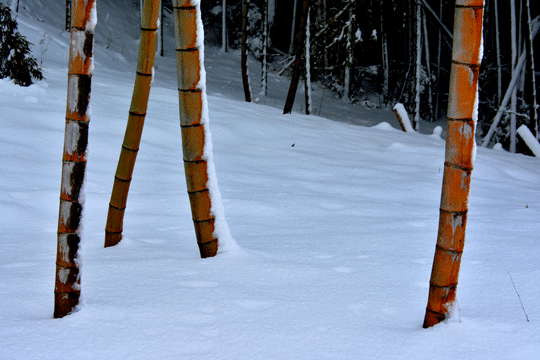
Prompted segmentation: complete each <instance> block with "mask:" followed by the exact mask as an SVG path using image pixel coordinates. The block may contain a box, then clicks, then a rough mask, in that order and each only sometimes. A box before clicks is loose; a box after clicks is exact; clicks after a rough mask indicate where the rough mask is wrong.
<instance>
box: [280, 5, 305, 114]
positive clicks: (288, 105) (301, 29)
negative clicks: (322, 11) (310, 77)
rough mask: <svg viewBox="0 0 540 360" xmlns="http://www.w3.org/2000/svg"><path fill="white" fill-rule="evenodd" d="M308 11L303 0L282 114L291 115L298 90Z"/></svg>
mask: <svg viewBox="0 0 540 360" xmlns="http://www.w3.org/2000/svg"><path fill="white" fill-rule="evenodd" d="M308 10H309V0H303V1H302V16H301V17H300V24H299V25H298V35H297V38H296V57H295V59H294V67H293V74H292V78H291V85H290V86H289V92H288V93H287V100H286V101H285V107H284V109H283V113H284V114H290V113H292V107H293V104H294V98H295V97H296V90H297V88H298V81H299V80H300V65H301V62H302V53H303V52H304V41H305V34H306V19H307V13H308Z"/></svg>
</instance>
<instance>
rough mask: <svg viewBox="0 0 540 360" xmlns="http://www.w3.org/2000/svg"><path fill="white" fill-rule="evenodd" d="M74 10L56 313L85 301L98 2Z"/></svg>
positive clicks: (82, 0)
mask: <svg viewBox="0 0 540 360" xmlns="http://www.w3.org/2000/svg"><path fill="white" fill-rule="evenodd" d="M71 11H72V13H71V18H72V22H71V35H70V36H71V41H70V49H69V64H68V92H67V106H66V128H65V137H64V151H63V156H62V182H61V188H60V211H59V216H58V237H57V251H56V279H55V286H54V317H55V318H61V317H64V316H66V315H68V314H69V313H70V312H72V311H73V310H74V308H75V307H76V306H77V305H78V304H79V299H80V295H81V278H80V266H81V261H80V257H79V245H80V242H81V237H82V231H83V230H82V215H83V209H84V186H83V185H84V178H85V173H86V154H87V151H86V150H87V145H88V128H89V126H88V125H89V122H90V114H89V113H90V112H89V109H90V92H91V82H92V70H93V49H94V26H95V23H96V8H95V1H94V0H74V1H73V6H72V10H71Z"/></svg>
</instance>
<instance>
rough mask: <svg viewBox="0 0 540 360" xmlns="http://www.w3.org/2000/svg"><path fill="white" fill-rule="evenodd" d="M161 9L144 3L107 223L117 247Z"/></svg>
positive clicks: (153, 1)
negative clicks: (132, 83) (135, 72)
mask: <svg viewBox="0 0 540 360" xmlns="http://www.w3.org/2000/svg"><path fill="white" fill-rule="evenodd" d="M159 10H160V8H159V0H146V1H145V2H144V5H143V9H142V22H141V41H140V45H139V60H138V63H137V74H136V77H135V85H134V87H133V95H132V97H131V107H130V109H129V116H128V122H127V127H126V133H125V135H124V142H123V144H122V150H121V152H120V159H119V160H118V166H117V168H116V174H115V177H114V184H113V190H112V194H111V201H110V202H109V212H108V214H107V224H106V226H105V247H108V246H114V245H116V244H118V243H119V242H120V240H122V230H123V223H124V213H125V209H126V202H127V196H128V192H129V186H130V184H131V176H132V174H133V168H134V167H135V160H136V158H137V152H138V151H139V144H140V142H141V134H142V130H143V126H144V120H145V118H146V109H147V106H148V97H149V96H150V87H151V82H152V71H153V68H154V60H155V56H156V43H157V35H158V17H159Z"/></svg>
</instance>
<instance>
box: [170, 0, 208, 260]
mask: <svg viewBox="0 0 540 360" xmlns="http://www.w3.org/2000/svg"><path fill="white" fill-rule="evenodd" d="M173 7H174V24H175V34H176V36H175V37H176V58H177V70H178V98H179V103H180V106H179V107H180V127H181V131H182V151H183V158H184V169H185V174H186V183H187V190H188V195H189V201H190V204H191V214H192V218H193V224H194V226H195V234H196V236H197V244H198V245H199V251H200V254H201V257H203V258H206V257H212V256H215V255H216V254H217V251H218V239H217V236H216V234H215V231H214V230H215V227H214V226H215V215H214V213H213V212H212V199H211V196H210V190H209V188H208V185H207V184H208V161H207V157H206V156H205V154H204V148H205V142H206V141H210V140H209V139H206V131H205V127H206V125H205V123H204V121H203V109H205V105H204V104H203V101H206V95H205V88H204V86H205V84H204V80H203V79H201V70H202V68H201V65H202V64H201V51H202V47H203V39H202V20H201V18H200V5H199V1H198V0H197V1H195V0H174V1H173Z"/></svg>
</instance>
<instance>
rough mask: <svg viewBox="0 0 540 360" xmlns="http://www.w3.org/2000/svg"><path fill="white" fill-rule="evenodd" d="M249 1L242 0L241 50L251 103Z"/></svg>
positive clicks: (247, 98) (245, 87)
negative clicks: (248, 33) (248, 51)
mask: <svg viewBox="0 0 540 360" xmlns="http://www.w3.org/2000/svg"><path fill="white" fill-rule="evenodd" d="M248 14H249V0H242V44H241V49H240V52H241V54H240V56H241V61H240V65H241V70H242V84H243V85H244V97H245V99H246V102H251V86H250V83H249V72H248V65H247V63H248V54H247V28H248V22H249V19H248Z"/></svg>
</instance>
